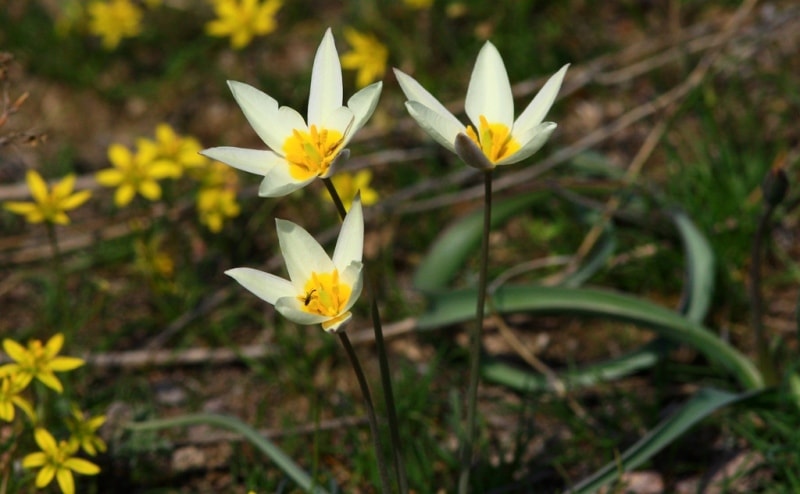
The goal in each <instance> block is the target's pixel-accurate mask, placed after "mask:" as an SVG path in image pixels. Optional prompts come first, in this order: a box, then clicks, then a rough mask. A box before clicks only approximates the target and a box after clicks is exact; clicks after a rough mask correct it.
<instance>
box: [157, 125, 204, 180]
mask: <svg viewBox="0 0 800 494" xmlns="http://www.w3.org/2000/svg"><path fill="white" fill-rule="evenodd" d="M154 144H155V146H156V148H157V149H158V150H157V154H158V156H157V159H160V160H164V161H168V162H171V163H173V164H174V165H175V167H176V169H177V170H179V171H180V172H183V170H184V169H186V168H195V167H198V166H203V165H204V164H205V163H206V162H207V161H208V160H207V158H206V157H205V156H203V155H201V154H200V151H202V150H203V147H202V146H201V145H200V142H199V141H198V140H197V139H195V138H194V137H190V136H181V135H178V134H177V133H176V132H175V130H173V128H172V127H170V126H169V125H168V124H165V123H161V124H158V125H157V126H156V140H155V142H154Z"/></svg>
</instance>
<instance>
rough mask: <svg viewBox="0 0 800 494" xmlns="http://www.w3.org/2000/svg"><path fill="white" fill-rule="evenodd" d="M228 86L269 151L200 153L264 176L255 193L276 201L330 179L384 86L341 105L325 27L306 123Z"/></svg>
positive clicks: (255, 94)
mask: <svg viewBox="0 0 800 494" xmlns="http://www.w3.org/2000/svg"><path fill="white" fill-rule="evenodd" d="M228 86H229V87H230V88H231V91H232V92H233V97H234V98H235V99H236V102H237V103H238V104H239V107H240V108H241V109H242V111H243V112H244V115H245V117H246V118H247V121H248V122H250V125H251V126H252V127H253V130H255V131H256V133H257V134H258V136H259V137H260V138H261V140H262V141H264V143H265V144H266V145H267V146H268V147H269V148H270V150H257V149H243V148H236V147H216V148H211V149H206V150H204V151H202V153H201V154H203V155H205V156H208V157H209V158H211V159H215V160H217V161H222V162H223V163H227V164H229V165H230V166H232V167H234V168H238V169H240V170H244V171H246V172H250V173H255V174H258V175H262V176H264V180H263V181H262V182H261V187H260V188H259V191H258V195H260V196H261V197H280V196H284V195H286V194H289V193H291V192H294V191H295V190H297V189H300V188H302V187H304V186H306V185H307V184H309V183H311V182H312V181H314V179H316V178H317V177H322V178H326V177H329V176H330V175H331V173H332V172H333V166H332V165H333V164H334V163H335V161H336V159H337V158H338V157H339V156H340V154H341V153H342V151H343V150H344V149H345V147H346V146H347V144H348V143H349V142H350V139H352V138H353V135H354V134H355V133H356V132H357V131H358V130H359V129H360V128H361V127H363V126H364V124H365V123H366V121H367V120H368V119H369V117H370V116H372V113H373V112H374V111H375V107H376V106H377V104H378V98H379V97H380V94H381V88H382V83H381V82H376V83H375V84H371V85H369V86H367V87H365V88H364V89H362V90H360V91H358V92H357V93H356V94H354V95H353V96H352V97H351V98H350V99H349V100H348V101H347V106H342V68H341V64H340V63H339V55H338V53H337V52H336V46H335V45H334V41H333V34H331V30H330V28H329V29H328V30H327V31H325V36H324V37H323V38H322V43H320V45H319V48H318V49H317V54H316V56H315V57H314V67H313V69H312V71H311V90H310V93H309V98H308V120H307V121H306V120H305V119H303V117H302V116H301V115H300V114H299V113H298V112H297V111H295V110H294V109H292V108H289V107H287V106H280V107H279V106H278V102H277V101H276V100H275V99H274V98H272V97H270V96H269V95H267V94H265V93H263V92H262V91H259V90H258V89H256V88H254V87H252V86H250V85H247V84H244V83H241V82H236V81H228Z"/></svg>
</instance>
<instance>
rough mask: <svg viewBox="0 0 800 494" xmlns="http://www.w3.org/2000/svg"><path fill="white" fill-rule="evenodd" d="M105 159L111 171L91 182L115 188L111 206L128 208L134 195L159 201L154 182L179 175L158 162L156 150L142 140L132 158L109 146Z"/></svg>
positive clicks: (121, 148) (175, 169) (118, 147)
mask: <svg viewBox="0 0 800 494" xmlns="http://www.w3.org/2000/svg"><path fill="white" fill-rule="evenodd" d="M108 159H109V161H111V164H112V165H113V167H112V168H107V169H105V170H100V171H99V172H97V173H96V174H95V179H96V180H97V181H98V182H99V183H100V184H101V185H105V186H106V187H117V191H116V193H115V194H114V203H115V204H116V205H117V206H119V207H123V206H126V205H128V204H129V203H130V202H131V201H132V200H133V198H134V196H135V195H136V194H137V193H138V194H141V195H142V196H144V197H145V198H147V199H149V200H151V201H156V200H158V199H160V198H161V186H159V185H158V182H157V180H161V179H164V178H177V177H179V176H180V174H181V170H180V168H179V167H178V166H177V165H175V163H173V162H170V161H167V160H163V159H159V158H158V146H156V145H155V144H154V143H152V142H150V141H148V140H146V139H140V140H139V142H138V150H137V152H136V154H133V153H131V151H130V150H129V149H128V148H126V147H125V146H122V145H121V144H112V145H111V146H110V147H109V148H108Z"/></svg>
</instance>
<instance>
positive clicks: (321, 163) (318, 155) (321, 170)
mask: <svg viewBox="0 0 800 494" xmlns="http://www.w3.org/2000/svg"><path fill="white" fill-rule="evenodd" d="M343 142H344V136H343V135H342V134H341V133H340V132H339V131H337V130H328V129H321V130H317V126H316V125H312V126H311V128H310V129H309V131H308V132H304V131H300V130H297V129H295V130H294V131H293V132H292V136H291V137H289V138H288V139H286V142H284V143H283V152H284V155H285V156H286V161H288V162H289V173H290V174H291V175H292V177H293V178H295V179H297V180H308V179H309V178H311V177H315V176H317V177H319V176H323V175H325V174H326V173H327V172H328V168H330V166H331V163H332V162H333V160H334V159H335V158H336V156H337V155H338V154H339V152H340V151H341V150H342V143H343Z"/></svg>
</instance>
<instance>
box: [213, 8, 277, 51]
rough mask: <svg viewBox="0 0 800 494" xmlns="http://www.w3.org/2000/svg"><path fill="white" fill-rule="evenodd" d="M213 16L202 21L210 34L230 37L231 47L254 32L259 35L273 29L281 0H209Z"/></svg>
mask: <svg viewBox="0 0 800 494" xmlns="http://www.w3.org/2000/svg"><path fill="white" fill-rule="evenodd" d="M213 2H214V12H215V13H216V15H217V19H214V20H213V21H210V22H209V23H207V24H206V33H208V34H209V35H210V36H217V37H225V36H230V37H231V47H233V48H234V49H237V50H238V49H240V48H244V47H245V46H247V45H249V44H250V41H252V40H253V37H254V36H263V35H265V34H269V33H271V32H272V31H274V30H275V28H276V27H277V23H276V22H275V14H276V13H277V12H278V10H279V9H280V8H281V7H282V6H283V0H267V1H266V2H263V3H262V2H260V1H259V0H213Z"/></svg>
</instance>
